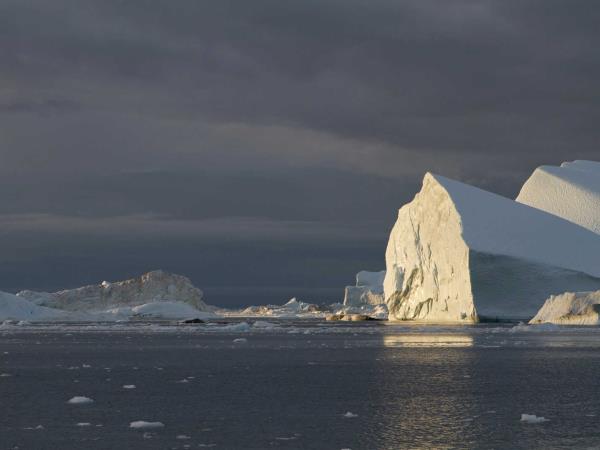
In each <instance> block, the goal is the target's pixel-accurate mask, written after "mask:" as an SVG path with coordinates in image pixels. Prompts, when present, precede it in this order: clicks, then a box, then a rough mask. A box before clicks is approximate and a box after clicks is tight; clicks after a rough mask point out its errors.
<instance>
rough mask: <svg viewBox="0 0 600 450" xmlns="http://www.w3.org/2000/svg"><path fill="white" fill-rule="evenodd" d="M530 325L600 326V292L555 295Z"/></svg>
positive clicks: (547, 301)
mask: <svg viewBox="0 0 600 450" xmlns="http://www.w3.org/2000/svg"><path fill="white" fill-rule="evenodd" d="M529 323H530V324H538V323H554V324H557V325H600V291H592V292H565V293H564V294H560V295H553V296H551V297H550V298H549V299H548V300H546V303H544V306H542V308H541V309H540V310H539V311H538V313H537V314H536V315H535V317H534V318H533V319H531V321H530V322H529Z"/></svg>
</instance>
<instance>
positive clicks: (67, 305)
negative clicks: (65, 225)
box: [17, 270, 211, 312]
mask: <svg viewBox="0 0 600 450" xmlns="http://www.w3.org/2000/svg"><path fill="white" fill-rule="evenodd" d="M17 296H19V297H21V298H23V299H25V300H29V301H31V302H33V303H35V304H37V305H40V306H47V307H51V308H57V309H63V310H69V311H84V312H90V311H105V310H107V309H110V308H117V307H121V306H137V305H143V304H146V303H154V302H183V303H188V304H190V305H191V306H193V307H194V308H196V309H198V310H201V311H209V310H211V308H210V307H209V306H207V305H206V304H205V303H204V302H203V301H202V297H203V294H202V291H201V290H200V289H198V288H197V287H195V286H194V285H193V284H192V283H191V281H190V280H189V279H188V278H186V277H184V276H182V275H176V274H172V273H168V272H164V271H162V270H154V271H152V272H148V273H145V274H143V275H141V276H140V277H137V278H132V279H129V280H125V281H117V282H114V283H109V282H107V281H103V282H102V283H100V284H94V285H89V286H83V287H80V288H76V289H67V290H63V291H59V292H54V293H48V292H34V291H21V292H19V293H18V294H17Z"/></svg>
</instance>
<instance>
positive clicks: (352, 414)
mask: <svg viewBox="0 0 600 450" xmlns="http://www.w3.org/2000/svg"><path fill="white" fill-rule="evenodd" d="M344 417H345V418H346V419H354V418H355V417H358V414H354V413H352V412H350V411H348V412H347V413H346V414H344Z"/></svg>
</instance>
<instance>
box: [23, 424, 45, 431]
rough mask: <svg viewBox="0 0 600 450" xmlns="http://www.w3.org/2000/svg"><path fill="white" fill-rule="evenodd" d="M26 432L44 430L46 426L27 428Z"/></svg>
mask: <svg viewBox="0 0 600 450" xmlns="http://www.w3.org/2000/svg"><path fill="white" fill-rule="evenodd" d="M23 429H24V430H44V429H45V428H44V425H38V426H37V427H25V428H23Z"/></svg>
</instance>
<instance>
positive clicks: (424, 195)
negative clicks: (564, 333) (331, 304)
mask: <svg viewBox="0 0 600 450" xmlns="http://www.w3.org/2000/svg"><path fill="white" fill-rule="evenodd" d="M598 255H600V236H598V235H596V234H594V233H592V232H590V231H588V230H586V229H584V228H582V227H580V226H578V225H575V224H573V223H570V222H568V221H566V220H563V219H561V218H559V217H556V216H553V215H551V214H549V213H546V212H543V211H540V210H538V209H535V208H531V207H529V206H526V205H523V204H521V203H517V202H515V201H513V200H509V199H507V198H504V197H501V196H499V195H496V194H493V193H491V192H487V191H484V190H481V189H478V188H476V187H472V186H469V185H466V184H463V183H460V182H457V181H453V180H450V179H448V178H445V177H442V176H439V175H433V174H431V173H428V174H426V175H425V177H424V179H423V186H422V189H421V191H420V192H419V193H418V194H417V195H416V196H415V198H414V199H413V201H412V202H410V203H408V204H406V205H404V206H403V207H402V208H401V209H400V211H399V213H398V219H397V221H396V223H395V225H394V227H393V229H392V231H391V234H390V238H389V241H388V246H387V250H386V270H387V271H386V277H385V280H384V295H385V299H386V303H387V305H388V309H389V317H390V319H396V320H415V321H422V322H452V323H469V322H471V323H472V322H478V321H480V320H503V319H529V318H531V317H532V316H533V315H535V313H536V312H537V311H538V309H539V308H540V306H541V305H542V304H543V302H544V300H545V299H546V298H548V296H549V295H551V294H556V293H561V292H564V291H566V290H595V289H599V288H600V257H599V256H598Z"/></svg>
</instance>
